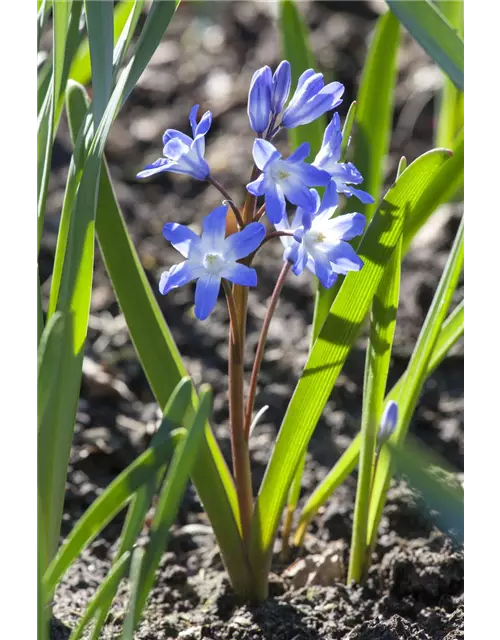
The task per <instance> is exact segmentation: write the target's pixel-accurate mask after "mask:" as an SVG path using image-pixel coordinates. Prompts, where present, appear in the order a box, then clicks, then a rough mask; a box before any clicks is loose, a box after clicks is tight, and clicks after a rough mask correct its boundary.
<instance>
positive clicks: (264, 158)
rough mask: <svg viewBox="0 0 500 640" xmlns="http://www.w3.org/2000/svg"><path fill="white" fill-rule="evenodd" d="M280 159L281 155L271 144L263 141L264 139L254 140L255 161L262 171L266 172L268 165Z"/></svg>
mask: <svg viewBox="0 0 500 640" xmlns="http://www.w3.org/2000/svg"><path fill="white" fill-rule="evenodd" d="M279 158H281V153H280V152H279V151H278V150H277V149H276V147H275V146H274V145H272V144H271V143H270V142H268V141H267V140H262V138H257V139H256V140H254V143H253V159H254V161H255V164H256V165H257V167H258V168H259V169H260V170H261V171H264V170H265V168H266V167H267V166H268V164H270V163H271V162H273V161H274V160H278V159H279Z"/></svg>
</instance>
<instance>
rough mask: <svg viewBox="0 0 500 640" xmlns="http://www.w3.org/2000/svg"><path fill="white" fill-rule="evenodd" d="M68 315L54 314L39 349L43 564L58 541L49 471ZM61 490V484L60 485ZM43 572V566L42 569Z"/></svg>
mask: <svg viewBox="0 0 500 640" xmlns="http://www.w3.org/2000/svg"><path fill="white" fill-rule="evenodd" d="M67 324H68V316H67V315H65V314H63V313H57V314H54V315H53V316H52V318H50V320H49V321H48V323H47V326H46V327H45V329H44V332H43V334H42V336H41V339H40V345H39V347H38V389H37V403H38V405H37V414H38V446H37V451H38V464H37V474H38V492H39V494H38V495H39V502H40V509H39V513H40V526H41V527H43V531H44V539H43V544H44V548H45V553H44V558H45V562H47V563H48V562H49V561H50V560H51V558H52V556H53V555H54V553H55V551H56V549H57V544H58V540H59V517H58V513H57V512H56V511H55V509H54V503H53V497H54V492H55V491H54V477H53V473H52V469H53V466H54V464H56V463H57V457H58V455H59V454H60V450H59V446H58V440H57V437H58V430H57V415H56V412H55V408H56V406H57V400H58V397H59V393H60V388H59V379H60V371H61V367H62V361H63V358H64V357H65V356H66V352H67V351H68V350H69V351H71V345H70V343H69V337H68V335H69V334H68V333H67V332H66V330H65V329H66V326H65V325H67ZM63 487H64V485H63ZM44 570H45V566H44Z"/></svg>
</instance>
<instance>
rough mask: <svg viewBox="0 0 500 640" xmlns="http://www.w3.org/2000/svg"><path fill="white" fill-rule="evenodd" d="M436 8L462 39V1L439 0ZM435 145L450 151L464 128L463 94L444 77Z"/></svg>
mask: <svg viewBox="0 0 500 640" xmlns="http://www.w3.org/2000/svg"><path fill="white" fill-rule="evenodd" d="M438 7H439V10H440V11H441V13H442V14H443V16H444V17H445V18H446V20H448V22H449V23H450V25H451V26H452V27H453V28H454V29H456V30H457V31H458V32H459V34H460V37H461V38H462V39H463V26H464V3H463V0H439V2H438ZM439 102H440V103H439V112H438V116H437V127H436V136H435V144H436V146H438V147H447V148H448V149H451V147H452V146H453V143H454V142H455V138H456V135H457V133H458V132H459V131H460V129H462V128H463V126H464V110H463V106H464V105H463V93H462V92H461V91H459V90H458V89H457V88H456V87H455V85H454V84H453V82H452V81H451V80H450V79H449V78H448V77H445V78H444V81H443V88H442V91H441V96H440V101H439Z"/></svg>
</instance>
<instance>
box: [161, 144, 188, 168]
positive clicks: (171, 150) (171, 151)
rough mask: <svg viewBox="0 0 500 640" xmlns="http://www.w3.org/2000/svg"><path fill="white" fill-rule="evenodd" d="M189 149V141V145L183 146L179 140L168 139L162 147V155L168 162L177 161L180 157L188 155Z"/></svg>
mask: <svg viewBox="0 0 500 640" xmlns="http://www.w3.org/2000/svg"><path fill="white" fill-rule="evenodd" d="M190 148H191V141H190V142H189V144H185V143H184V142H183V141H182V140H180V138H170V140H169V141H168V142H167V144H166V145H165V146H164V147H163V155H164V156H165V157H166V158H170V160H175V161H176V162H178V161H179V159H180V158H182V156H184V155H186V154H187V153H189V149H190Z"/></svg>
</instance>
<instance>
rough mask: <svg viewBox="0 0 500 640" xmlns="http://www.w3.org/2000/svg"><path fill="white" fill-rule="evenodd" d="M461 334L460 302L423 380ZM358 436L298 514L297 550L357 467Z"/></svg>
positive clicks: (395, 393)
mask: <svg viewBox="0 0 500 640" xmlns="http://www.w3.org/2000/svg"><path fill="white" fill-rule="evenodd" d="M463 333H464V304H463V302H461V303H460V304H459V305H458V306H457V307H456V309H455V310H454V311H453V312H452V313H451V314H450V316H449V317H448V318H447V319H446V321H445V322H444V323H443V326H442V327H441V331H440V332H439V337H438V339H437V341H436V345H435V346H434V349H433V351H432V356H431V359H430V362H429V365H428V367H427V371H426V374H425V377H426V378H428V377H429V376H430V375H432V373H433V372H434V371H435V370H436V369H437V367H438V366H439V365H440V364H441V362H442V361H443V360H444V358H445V357H446V355H447V353H448V351H449V350H450V349H451V347H452V346H453V345H454V344H455V342H456V341H457V340H458V339H459V338H460V337H461V336H462V335H463ZM405 375H406V372H405V374H403V375H402V376H401V378H399V380H398V382H397V383H396V384H395V385H394V387H393V388H392V389H391V391H390V392H389V393H388V394H387V397H386V402H387V401H389V400H397V399H398V398H399V396H400V393H401V388H402V384H403V381H404V378H405ZM360 440H361V439H360V436H359V434H358V435H357V436H356V437H355V438H354V440H353V441H352V442H351V444H350V445H349V447H348V448H347V449H346V450H345V451H344V453H343V454H342V456H341V457H340V459H339V460H338V462H337V463H336V464H335V466H334V467H333V468H332V469H331V471H330V472H329V473H328V475H327V476H326V477H325V478H324V479H323V480H322V481H321V483H320V484H319V485H318V486H317V487H316V489H315V490H314V492H313V494H312V495H311V497H310V498H309V499H308V500H307V502H306V504H305V505H304V508H303V509H302V512H301V514H300V519H299V523H298V525H297V529H296V532H295V535H294V541H293V543H294V545H295V546H296V547H300V546H301V545H302V542H303V540H304V536H305V533H306V530H307V527H308V525H309V523H310V522H311V520H312V519H313V518H314V516H315V515H316V513H318V511H319V509H320V508H321V507H322V506H323V505H324V504H325V502H326V501H327V500H328V499H329V497H330V496H331V495H332V493H333V492H334V491H335V490H336V489H337V488H338V487H339V486H340V485H341V484H342V483H343V482H344V480H345V479H346V478H347V476H349V475H350V474H351V473H352V472H353V471H354V469H355V468H356V465H357V463H358V457H359V449H360Z"/></svg>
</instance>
